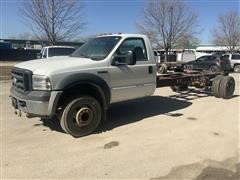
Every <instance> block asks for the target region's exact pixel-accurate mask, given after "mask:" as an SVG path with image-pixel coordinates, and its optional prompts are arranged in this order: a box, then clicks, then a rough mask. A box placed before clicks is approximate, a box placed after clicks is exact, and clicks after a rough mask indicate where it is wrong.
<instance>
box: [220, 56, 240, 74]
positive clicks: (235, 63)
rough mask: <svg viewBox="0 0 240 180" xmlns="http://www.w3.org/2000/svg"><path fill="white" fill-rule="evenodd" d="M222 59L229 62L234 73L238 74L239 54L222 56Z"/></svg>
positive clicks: (239, 69) (239, 70)
mask: <svg viewBox="0 0 240 180" xmlns="http://www.w3.org/2000/svg"><path fill="white" fill-rule="evenodd" d="M223 57H225V58H228V59H229V60H230V62H231V67H232V69H233V70H234V72H237V73H240V54H237V53H236V54H224V55H223Z"/></svg>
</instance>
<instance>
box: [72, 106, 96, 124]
mask: <svg viewBox="0 0 240 180" xmlns="http://www.w3.org/2000/svg"><path fill="white" fill-rule="evenodd" d="M93 118H94V116H93V111H92V109H90V108H89V107H82V108H80V109H79V110H78V111H77V113H76V115H75V119H76V125H77V126H78V127H83V126H87V125H89V124H90V123H91V122H92V121H93Z"/></svg>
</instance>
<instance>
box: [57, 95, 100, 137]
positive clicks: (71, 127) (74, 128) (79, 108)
mask: <svg viewBox="0 0 240 180" xmlns="http://www.w3.org/2000/svg"><path fill="white" fill-rule="evenodd" d="M101 116H102V108H101V106H100V104H99V102H98V101H97V100H96V99H95V98H93V97H91V96H80V97H78V98H75V99H72V100H70V101H69V103H67V105H66V106H65V109H64V110H63V113H62V116H61V118H60V125H61V127H62V129H63V130H64V131H65V132H66V133H68V134H70V135H72V136H73V137H82V136H86V135H89V134H91V133H92V132H93V131H94V130H96V128H97V127H98V125H99V124H100V121H101Z"/></svg>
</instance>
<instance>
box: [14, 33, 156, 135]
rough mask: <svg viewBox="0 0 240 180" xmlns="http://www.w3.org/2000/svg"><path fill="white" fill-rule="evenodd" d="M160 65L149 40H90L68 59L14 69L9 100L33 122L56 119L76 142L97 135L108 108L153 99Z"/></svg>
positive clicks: (140, 37)
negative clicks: (126, 101) (134, 100)
mask: <svg viewBox="0 0 240 180" xmlns="http://www.w3.org/2000/svg"><path fill="white" fill-rule="evenodd" d="M155 88H156V63H155V58H154V54H153V50H152V47H151V44H150V41H149V39H148V38H147V36H145V35H140V34H114V35H104V36H98V37H96V38H92V39H90V40H89V41H88V42H86V43H85V44H84V45H82V46H81V47H80V48H79V49H77V50H76V51H75V52H74V53H73V54H72V55H71V56H69V57H59V58H54V59H51V58H46V59H45V60H44V61H42V60H32V61H28V62H23V63H20V64H17V65H15V66H14V68H13V70H12V87H11V97H12V104H13V107H14V108H15V109H16V111H23V112H25V113H27V115H28V116H29V117H36V116H37V117H53V116H57V117H58V119H59V121H60V124H61V126H62V128H63V130H64V131H65V132H67V133H69V134H71V135H72V136H74V137H80V136H85V135H87V134H90V133H91V132H93V131H94V130H95V129H96V128H97V127H98V125H99V124H100V122H101V121H102V120H104V119H105V113H106V110H107V109H108V107H109V106H110V104H112V103H116V102H120V101H125V100H130V99H135V98H140V97H144V96H150V95H152V94H153V93H154V91H155Z"/></svg>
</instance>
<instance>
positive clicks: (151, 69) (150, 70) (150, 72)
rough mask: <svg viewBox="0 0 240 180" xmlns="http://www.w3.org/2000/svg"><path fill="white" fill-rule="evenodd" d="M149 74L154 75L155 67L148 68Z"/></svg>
mask: <svg viewBox="0 0 240 180" xmlns="http://www.w3.org/2000/svg"><path fill="white" fill-rule="evenodd" d="M148 73H149V74H152V73H153V67H152V66H148Z"/></svg>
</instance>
